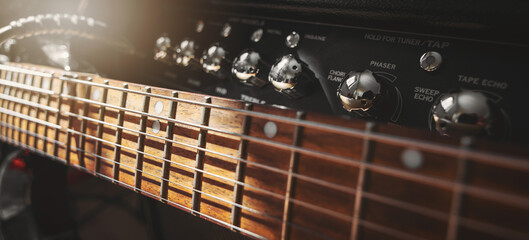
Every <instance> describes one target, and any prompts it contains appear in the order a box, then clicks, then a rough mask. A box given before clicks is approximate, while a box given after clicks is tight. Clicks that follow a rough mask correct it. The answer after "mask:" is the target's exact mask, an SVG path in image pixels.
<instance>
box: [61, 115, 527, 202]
mask: <svg viewBox="0 0 529 240" xmlns="http://www.w3.org/2000/svg"><path fill="white" fill-rule="evenodd" d="M70 114H71V113H70ZM76 117H79V118H82V116H79V115H76ZM90 119H91V118H90ZM91 120H92V121H97V120H95V119H91ZM109 125H112V124H109ZM121 129H123V127H121ZM125 130H128V131H131V132H136V133H138V132H137V131H134V130H132V129H126V128H125ZM140 134H141V133H140ZM153 137H157V136H154V135H153ZM173 143H176V144H180V145H185V144H183V143H180V142H176V141H174V142H173ZM185 146H187V145H185ZM189 147H194V148H197V147H196V146H192V145H189ZM197 149H198V148H197ZM200 150H202V151H205V152H210V153H213V154H217V155H219V156H226V157H229V158H233V159H235V160H237V161H245V160H244V159H236V158H234V157H233V156H229V155H224V154H221V153H217V152H214V151H211V150H208V149H204V148H202V149H200ZM246 163H247V164H254V165H255V166H259V167H261V168H263V169H267V170H269V171H275V172H277V173H281V174H284V173H285V172H284V171H281V170H278V169H274V168H272V167H269V166H267V165H262V164H257V163H254V162H248V161H246ZM376 167H377V166H376V165H366V168H371V170H376V171H380V172H382V173H386V172H387V171H385V170H386V169H389V170H390V173H392V171H400V172H401V174H400V175H399V174H395V176H397V177H402V178H405V177H403V176H405V174H407V173H406V172H404V171H401V170H397V169H391V168H378V169H377V168H376ZM294 175H295V176H296V177H297V178H300V179H304V180H308V181H311V182H313V183H316V184H321V185H322V186H333V185H329V184H328V183H325V182H322V181H316V179H311V178H308V177H307V176H303V175H299V174H294ZM408 179H412V180H414V178H408ZM441 181H442V180H441ZM434 186H436V185H434ZM334 188H335V189H337V190H342V191H344V192H348V193H354V192H353V191H354V190H353V189H350V190H348V189H343V188H338V187H335V186H334ZM464 190H465V192H467V193H471V194H473V195H477V196H481V197H485V198H488V199H492V200H495V201H499V202H504V203H508V204H511V205H518V206H521V207H523V208H526V209H529V204H527V202H528V201H527V200H526V199H525V198H523V197H517V196H513V195H510V194H503V193H500V192H496V191H491V190H486V189H482V188H476V187H471V186H464Z"/></svg>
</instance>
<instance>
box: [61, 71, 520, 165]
mask: <svg viewBox="0 0 529 240" xmlns="http://www.w3.org/2000/svg"><path fill="white" fill-rule="evenodd" d="M64 80H66V81H74V82H75V81H76V80H75V79H64ZM92 85H96V86H101V87H104V86H103V85H101V84H97V83H94V84H92ZM108 87H109V88H110V89H116V90H119V88H117V87H113V86H108ZM127 91H128V92H131V93H137V94H141V95H144V94H145V93H143V92H141V91H135V90H130V89H129V90H127ZM149 96H151V97H157V98H162V99H167V100H172V101H178V102H181V103H188V104H193V105H197V106H203V107H209V108H215V109H220V110H227V111H233V112H238V113H242V114H244V115H248V116H252V117H257V118H261V119H266V120H271V121H278V122H282V123H287V124H292V125H300V126H303V127H306V128H312V129H317V130H322V131H328V132H332V133H337V134H342V135H343V134H345V135H348V136H352V137H366V134H365V133H363V132H362V131H361V130H358V129H352V128H347V127H341V126H335V125H330V124H325V123H317V122H312V121H308V120H295V119H293V118H289V117H283V116H277V115H271V114H267V113H259V112H252V111H246V110H243V109H236V108H230V107H223V106H217V105H213V104H206V103H201V102H196V101H192V100H187V99H175V98H171V97H168V96H164V95H158V94H150V95H149ZM367 137H368V138H369V139H371V140H374V141H379V142H381V143H388V144H394V145H397V146H403V147H406V146H410V145H413V146H414V147H416V148H418V149H424V150H428V151H432V152H436V153H441V154H451V155H454V156H456V155H458V154H460V153H459V151H461V149H460V148H458V147H454V146H451V145H447V144H442V143H432V142H424V141H417V140H413V139H410V138H408V137H401V136H392V135H388V134H382V133H376V134H374V133H373V134H368V135H367ZM465 154H467V155H468V156H469V157H472V158H476V159H474V160H475V161H486V162H488V163H493V164H496V165H500V166H508V167H511V168H515V169H516V168H519V167H520V166H521V167H523V168H524V169H526V170H527V171H529V163H528V162H526V161H524V160H523V159H521V158H518V157H512V156H503V155H498V154H494V153H489V152H487V153H480V152H475V151H468V152H465ZM478 159H479V160H478Z"/></svg>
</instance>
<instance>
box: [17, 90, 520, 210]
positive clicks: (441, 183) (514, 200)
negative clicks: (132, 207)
mask: <svg viewBox="0 0 529 240" xmlns="http://www.w3.org/2000/svg"><path fill="white" fill-rule="evenodd" d="M68 96H69V95H65V97H68ZM20 103H23V102H20ZM32 105H35V104H32ZM107 105H108V104H107ZM35 106H36V105H35ZM108 106H110V107H111V106H113V105H108ZM37 107H38V106H37ZM118 108H119V109H120V110H123V111H125V110H126V108H120V107H118ZM57 111H58V110H57ZM67 114H69V113H66V114H65V115H67ZM75 115H76V114H75ZM85 119H87V120H90V121H94V120H95V119H92V118H89V119H88V118H85ZM180 122H181V123H183V124H185V123H186V122H182V121H180ZM198 126H202V125H198ZM124 129H125V130H129V129H127V128H124ZM142 134H145V135H146V136H150V137H156V136H154V135H151V134H147V133H142ZM244 136H246V135H244ZM252 138H254V139H259V138H255V137H252ZM250 140H253V139H250ZM175 143H177V144H179V142H175ZM274 143H275V142H274ZM110 144H113V143H110ZM287 146H288V145H287ZM194 148H196V147H194ZM131 151H134V150H132V149H131ZM318 154H319V155H321V154H322V153H319V152H318ZM154 157H156V156H154ZM226 157H229V158H232V159H234V160H239V159H235V157H233V156H226ZM160 159H161V158H160ZM355 163H356V162H355ZM362 164H364V165H367V166H366V167H367V168H373V169H371V170H375V171H379V172H385V173H388V172H389V173H390V174H392V175H393V176H397V177H401V178H404V179H406V178H407V179H410V175H409V174H411V173H408V172H405V171H402V170H398V169H395V168H389V167H382V166H378V165H377V164H373V163H362V162H358V165H362ZM353 166H354V165H353ZM388 170H389V171H388ZM417 176H419V178H418V179H419V180H427V181H423V183H426V184H430V185H432V186H436V187H443V188H446V189H449V190H450V189H452V188H453V187H455V186H459V185H461V186H463V187H464V188H466V191H467V192H471V193H473V194H475V195H479V196H482V197H487V198H492V199H493V200H496V201H500V202H506V201H507V203H509V204H513V205H519V206H521V207H523V208H526V209H527V208H529V201H527V200H526V199H524V198H523V197H517V196H513V195H511V194H505V193H501V192H497V191H492V190H487V189H483V188H477V187H472V186H469V185H466V184H460V183H454V182H449V181H446V180H442V179H439V178H435V177H430V176H424V175H419V174H417ZM417 176H415V179H413V178H412V180H417ZM337 190H339V189H337ZM351 191H354V189H351V188H350V189H348V191H347V192H351Z"/></svg>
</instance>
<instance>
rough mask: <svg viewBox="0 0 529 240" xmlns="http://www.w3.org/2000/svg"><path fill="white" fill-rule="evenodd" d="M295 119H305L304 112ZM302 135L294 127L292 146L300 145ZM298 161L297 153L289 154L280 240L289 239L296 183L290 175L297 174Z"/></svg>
mask: <svg viewBox="0 0 529 240" xmlns="http://www.w3.org/2000/svg"><path fill="white" fill-rule="evenodd" d="M296 118H297V119H304V118H305V112H302V111H298V112H296ZM302 135H303V127H301V126H294V133H293V136H292V145H293V146H299V145H300V144H301V139H302ZM298 161H299V153H297V152H294V151H292V152H290V162H289V166H288V175H287V183H286V189H285V201H284V205H283V224H281V239H289V235H290V229H289V228H288V226H287V225H286V223H287V222H289V221H290V216H291V215H292V213H291V212H292V205H291V201H290V199H291V198H292V196H294V194H295V186H296V181H295V179H294V178H293V177H292V173H294V172H297V171H298V170H297V169H298Z"/></svg>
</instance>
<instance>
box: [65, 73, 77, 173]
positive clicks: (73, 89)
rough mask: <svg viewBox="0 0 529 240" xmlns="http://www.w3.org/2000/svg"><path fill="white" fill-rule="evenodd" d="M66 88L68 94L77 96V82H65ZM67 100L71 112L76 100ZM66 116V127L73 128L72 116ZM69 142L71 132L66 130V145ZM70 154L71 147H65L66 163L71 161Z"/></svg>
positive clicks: (70, 142)
mask: <svg viewBox="0 0 529 240" xmlns="http://www.w3.org/2000/svg"><path fill="white" fill-rule="evenodd" d="M66 90H67V92H68V95H72V96H74V97H76V96H77V83H69V84H67V85H66ZM68 102H69V108H68V112H73V111H74V109H75V103H76V101H75V100H74V99H71V98H68ZM67 117H68V129H73V119H74V118H73V117H72V116H67ZM71 144H72V133H71V132H66V146H70V145H71ZM70 155H71V148H66V156H65V160H66V162H67V163H68V164H70V163H71V156H70Z"/></svg>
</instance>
